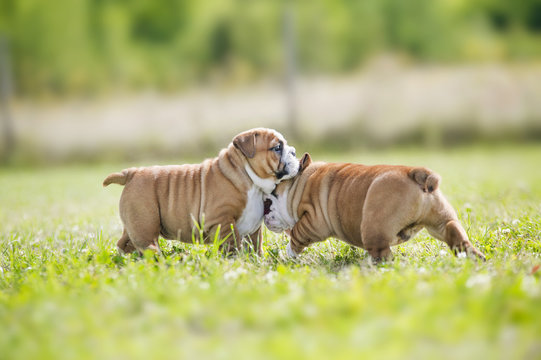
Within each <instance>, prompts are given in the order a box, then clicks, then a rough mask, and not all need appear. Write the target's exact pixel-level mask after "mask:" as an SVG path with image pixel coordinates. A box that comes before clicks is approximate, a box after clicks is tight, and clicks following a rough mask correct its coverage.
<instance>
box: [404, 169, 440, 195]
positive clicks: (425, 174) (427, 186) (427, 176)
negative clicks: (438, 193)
mask: <svg viewBox="0 0 541 360" xmlns="http://www.w3.org/2000/svg"><path fill="white" fill-rule="evenodd" d="M408 176H409V177H410V178H411V179H412V180H413V181H415V182H416V183H417V184H419V185H420V186H421V190H423V191H424V192H429V193H431V192H433V191H434V190H436V189H437V188H438V186H439V185H440V176H439V175H438V174H436V173H435V172H433V171H432V170H430V169H427V168H423V167H416V168H413V169H411V170H410V171H409V172H408Z"/></svg>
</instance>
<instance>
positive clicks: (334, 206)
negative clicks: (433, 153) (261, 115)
mask: <svg viewBox="0 0 541 360" xmlns="http://www.w3.org/2000/svg"><path fill="white" fill-rule="evenodd" d="M300 163H301V165H300V170H299V174H298V175H297V176H296V177H295V178H293V179H290V180H287V181H284V182H282V183H281V184H279V185H278V186H277V187H276V189H275V191H274V192H273V193H272V194H269V195H265V225H267V227H268V228H269V229H270V230H272V231H274V232H281V231H284V230H291V231H290V241H289V244H288V246H287V252H288V255H289V256H292V257H296V256H297V255H298V254H300V253H301V252H302V251H303V249H304V248H305V247H307V246H309V245H310V244H312V243H315V242H318V241H323V240H325V239H327V238H329V237H331V236H332V237H336V238H338V239H341V240H344V241H346V242H348V243H349V244H351V245H354V246H358V247H361V248H363V249H366V250H367V251H368V253H369V254H370V255H371V256H372V258H373V259H374V261H376V262H378V261H380V260H381V259H383V258H389V257H390V256H391V255H392V254H391V249H390V246H392V245H397V244H400V243H402V242H404V241H407V240H409V239H411V238H412V237H413V236H415V234H416V233H417V232H418V231H419V230H421V229H422V228H426V229H427V230H428V232H429V233H430V234H431V235H432V236H434V237H435V238H437V239H439V240H441V241H444V242H445V243H447V245H449V247H450V248H451V249H453V251H454V252H455V254H456V253H457V252H458V251H467V252H468V253H473V254H475V255H477V256H478V257H479V258H481V259H484V258H485V257H484V255H483V254H482V253H480V252H479V251H478V250H477V249H475V248H474V247H473V245H472V244H471V243H470V241H469V240H468V236H467V235H466V232H465V231H464V228H463V227H462V226H461V225H460V223H459V222H458V218H457V215H456V213H455V211H454V209H453V207H452V206H451V205H450V204H449V202H448V201H447V200H446V199H445V197H444V196H443V195H442V193H441V191H440V190H439V189H438V185H439V181H440V177H439V176H438V175H437V174H435V173H433V172H432V171H430V170H429V169H426V168H422V167H409V166H390V165H377V166H365V165H358V164H333V163H329V164H327V163H322V162H316V163H312V160H311V158H310V155H309V154H304V156H303V157H302V159H301V161H300Z"/></svg>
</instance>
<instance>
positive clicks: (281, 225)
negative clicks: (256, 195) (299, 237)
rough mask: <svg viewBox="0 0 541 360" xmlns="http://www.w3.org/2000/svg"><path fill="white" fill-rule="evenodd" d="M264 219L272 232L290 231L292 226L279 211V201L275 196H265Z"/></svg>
mask: <svg viewBox="0 0 541 360" xmlns="http://www.w3.org/2000/svg"><path fill="white" fill-rule="evenodd" d="M263 199H264V202H263V204H264V211H263V214H264V215H263V219H264V221H265V226H266V227H267V228H268V229H269V230H270V231H272V232H275V233H281V232H282V231H286V230H290V229H291V226H290V225H289V224H288V223H287V221H285V220H284V219H283V217H282V215H281V214H280V211H279V210H278V207H277V204H278V199H276V197H274V196H273V195H265V196H264V197H263Z"/></svg>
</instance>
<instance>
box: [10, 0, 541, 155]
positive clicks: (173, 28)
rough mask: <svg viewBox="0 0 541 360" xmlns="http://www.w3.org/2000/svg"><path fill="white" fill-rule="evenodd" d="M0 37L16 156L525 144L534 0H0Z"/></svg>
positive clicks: (534, 74)
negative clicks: (254, 145) (249, 136)
mask: <svg viewBox="0 0 541 360" xmlns="http://www.w3.org/2000/svg"><path fill="white" fill-rule="evenodd" d="M286 9H287V10H286ZM286 14H289V17H288V16H286ZM286 19H289V20H287V21H286ZM288 21H289V22H291V24H289V25H287V23H288ZM286 28H290V29H292V30H291V31H290V33H289V34H288V35H287V36H285V35H284V32H285V29H286ZM0 37H3V38H4V39H5V40H6V41H5V43H6V44H8V45H9V46H8V47H5V50H2V51H4V52H5V53H4V54H2V55H3V56H2V57H1V58H3V59H5V63H9V64H11V66H10V67H9V68H10V69H11V70H10V74H7V75H0V76H4V77H9V81H8V82H9V83H10V86H9V89H12V90H10V93H9V94H8V95H7V96H5V97H4V100H3V103H5V104H8V106H9V104H14V106H12V108H13V111H9V110H8V111H3V112H0V114H8V115H7V116H6V115H4V116H2V122H3V123H4V124H10V123H11V122H12V123H13V124H14V126H5V127H4V129H8V130H9V129H13V130H10V131H11V132H14V133H15V135H9V134H8V135H6V136H4V137H2V138H5V139H8V138H11V139H16V140H17V141H18V143H19V144H24V146H17V148H18V151H16V153H19V155H20V154H21V152H26V153H27V154H26V155H25V156H26V157H30V158H32V157H38V158H41V157H45V158H56V157H58V158H73V159H77V160H80V159H81V157H82V156H83V157H85V156H88V157H91V158H96V157H97V158H100V156H102V155H100V154H104V153H107V154H111V153H117V154H124V155H119V157H120V158H125V157H130V158H131V157H137V156H135V155H133V154H152V153H166V154H169V155H172V154H175V156H176V155H177V154H179V153H182V152H185V151H188V150H187V149H195V152H197V153H200V152H201V151H208V153H211V152H215V150H216V148H219V147H221V146H223V144H224V143H226V142H227V141H229V140H230V137H231V136H232V135H233V134H234V133H235V132H237V131H240V130H242V129H245V128H248V127H254V126H268V127H275V128H277V129H279V130H282V131H284V133H286V134H287V135H288V136H289V137H291V138H293V137H294V135H295V134H299V138H297V139H295V140H296V141H298V142H297V143H298V144H301V142H300V140H303V142H304V144H307V143H310V142H312V143H314V144H318V145H320V146H321V145H323V146H324V147H325V149H329V148H330V146H334V145H336V146H338V147H339V148H344V147H347V148H349V147H355V146H359V145H367V146H372V145H384V146H386V145H394V144H398V143H410V144H412V143H413V144H415V145H431V146H432V145H442V144H443V145H445V144H452V143H461V142H471V141H477V140H478V139H485V140H487V139H488V140H489V141H492V140H494V139H504V140H507V139H511V138H512V139H514V140H515V141H516V140H517V139H518V140H519V141H522V140H524V139H534V140H535V139H541V101H540V99H541V61H540V60H541V0H516V1H509V0H408V1H404V0H257V1H253V0H56V1H54V2H51V1H43V0H0ZM293 44H294V46H293ZM286 49H290V50H289V51H287V50H286ZM285 52H288V54H285ZM286 75H287V76H288V79H287V81H285V82H284V77H285V76H286ZM8 82H7V81H4V82H3V83H8ZM284 84H287V85H284ZM5 88H8V87H7V86H6V87H5ZM12 99H14V101H13V100H12ZM286 99H288V101H286ZM11 114H12V115H11ZM10 118H12V119H13V121H11V120H10ZM293 118H296V120H295V121H293ZM293 123H295V124H297V125H296V128H298V129H302V131H294V130H295V129H294V127H293V126H291V124H293ZM6 131H7V130H6ZM6 131H4V132H6ZM0 132H1V131H0ZM301 137H302V139H301ZM4 148H13V146H4ZM162 150H163V151H162ZM29 152H32V154H33V155H29Z"/></svg>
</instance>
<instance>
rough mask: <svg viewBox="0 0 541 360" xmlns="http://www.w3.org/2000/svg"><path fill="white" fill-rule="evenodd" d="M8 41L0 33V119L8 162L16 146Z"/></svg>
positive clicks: (4, 158)
mask: <svg viewBox="0 0 541 360" xmlns="http://www.w3.org/2000/svg"><path fill="white" fill-rule="evenodd" d="M9 55H10V54H9V46H8V41H7V39H6V37H5V36H3V35H1V34H0V120H1V121H2V135H3V136H2V137H3V141H2V142H3V146H2V150H1V151H2V154H1V156H2V162H4V163H5V162H8V161H9V160H10V159H11V156H12V155H13V150H14V148H15V134H14V129H13V119H12V116H11V96H12V91H13V86H12V73H11V64H10V56H9Z"/></svg>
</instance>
